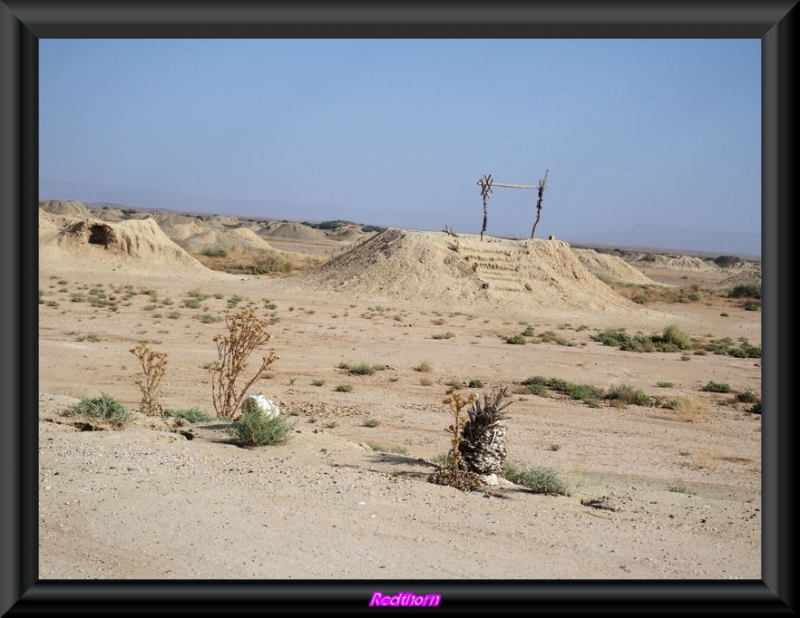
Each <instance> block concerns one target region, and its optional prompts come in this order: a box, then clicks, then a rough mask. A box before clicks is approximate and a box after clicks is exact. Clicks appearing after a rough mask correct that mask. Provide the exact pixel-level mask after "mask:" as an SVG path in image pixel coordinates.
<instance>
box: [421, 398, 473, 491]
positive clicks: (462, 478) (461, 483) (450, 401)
mask: <svg viewBox="0 0 800 618" xmlns="http://www.w3.org/2000/svg"><path fill="white" fill-rule="evenodd" d="M446 394H447V398H446V399H445V400H444V401H443V402H442V403H446V404H447V405H448V406H449V407H450V410H451V411H452V413H453V423H452V425H450V426H449V427H448V428H447V431H448V432H449V433H450V435H451V439H450V451H449V452H448V453H447V459H446V463H445V464H443V465H441V466H439V469H438V470H436V472H434V473H433V474H431V476H430V477H429V478H428V480H429V481H430V482H431V483H436V484H437V485H449V486H450V487H455V488H456V489H460V490H462V491H473V490H475V489H477V488H478V487H481V486H483V485H484V482H483V480H482V479H481V477H480V476H478V475H477V474H475V473H474V472H470V471H468V470H467V464H466V462H465V461H464V459H463V457H462V454H461V451H460V449H459V444H460V442H461V432H462V430H463V428H464V425H465V424H466V422H467V415H466V414H465V413H463V410H464V408H465V407H467V406H472V405H474V404H475V402H476V401H477V400H478V397H477V395H475V393H472V394H470V396H469V398H466V399H465V398H464V397H463V396H462V395H460V394H459V393H457V392H455V390H454V389H452V388H449V389H447V393H446Z"/></svg>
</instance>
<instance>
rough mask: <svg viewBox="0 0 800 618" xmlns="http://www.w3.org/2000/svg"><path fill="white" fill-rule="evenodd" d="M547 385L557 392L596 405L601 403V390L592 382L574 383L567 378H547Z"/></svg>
mask: <svg viewBox="0 0 800 618" xmlns="http://www.w3.org/2000/svg"><path fill="white" fill-rule="evenodd" d="M546 386H547V387H548V388H551V389H553V390H554V391H556V392H559V393H562V394H563V395H567V396H569V397H571V398H572V399H577V400H579V401H583V402H584V403H587V404H589V405H592V406H595V407H596V406H597V405H598V403H599V402H598V399H599V397H600V392H599V391H598V390H597V389H596V388H595V387H594V386H592V385H590V384H574V383H572V382H567V381H566V380H560V379H558V378H550V379H549V380H547V383H546Z"/></svg>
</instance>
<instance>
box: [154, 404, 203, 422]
mask: <svg viewBox="0 0 800 618" xmlns="http://www.w3.org/2000/svg"><path fill="white" fill-rule="evenodd" d="M164 416H165V417H168V418H182V419H183V420H185V421H189V422H190V423H207V422H209V421H213V420H214V417H213V416H211V415H210V414H206V413H205V412H203V411H202V410H201V409H200V408H196V407H195V408H189V409H185V410H164Z"/></svg>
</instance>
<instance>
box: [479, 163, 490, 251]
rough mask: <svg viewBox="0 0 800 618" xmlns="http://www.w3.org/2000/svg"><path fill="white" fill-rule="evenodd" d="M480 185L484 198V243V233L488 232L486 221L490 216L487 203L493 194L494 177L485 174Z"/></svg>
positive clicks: (482, 230) (482, 229)
mask: <svg viewBox="0 0 800 618" xmlns="http://www.w3.org/2000/svg"><path fill="white" fill-rule="evenodd" d="M478 185H480V187H481V196H482V197H483V227H482V228H481V241H482V240H483V233H484V232H485V231H486V221H487V218H488V216H489V212H488V210H487V209H486V202H487V200H488V199H489V194H490V193H491V192H492V175H491V174H489V175H488V176H486V175H485V174H484V176H483V179H482V180H479V181H478Z"/></svg>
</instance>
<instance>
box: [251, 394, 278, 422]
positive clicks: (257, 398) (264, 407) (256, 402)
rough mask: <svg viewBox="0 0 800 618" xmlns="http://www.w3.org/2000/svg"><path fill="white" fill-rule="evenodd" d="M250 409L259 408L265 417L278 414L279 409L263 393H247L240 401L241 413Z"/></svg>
mask: <svg viewBox="0 0 800 618" xmlns="http://www.w3.org/2000/svg"><path fill="white" fill-rule="evenodd" d="M250 410H259V411H260V412H261V413H263V414H264V415H265V416H266V417H267V418H272V417H274V416H278V415H279V414H280V413H281V411H280V408H278V406H276V405H275V404H274V403H273V402H272V401H271V400H270V399H267V398H266V397H264V395H248V396H247V397H245V399H244V401H243V402H242V413H245V412H247V411H250Z"/></svg>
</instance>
